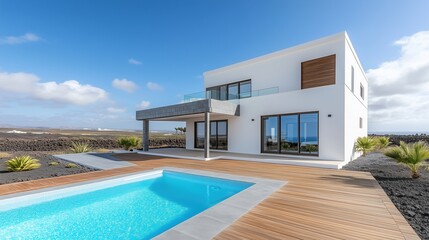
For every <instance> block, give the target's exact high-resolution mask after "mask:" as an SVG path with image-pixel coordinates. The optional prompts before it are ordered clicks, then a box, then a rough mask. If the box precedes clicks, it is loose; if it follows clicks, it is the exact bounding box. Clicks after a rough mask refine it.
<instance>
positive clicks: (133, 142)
mask: <svg viewBox="0 0 429 240" xmlns="http://www.w3.org/2000/svg"><path fill="white" fill-rule="evenodd" d="M141 143H142V139H141V138H139V137H136V136H129V137H121V138H119V139H118V144H119V146H121V147H122V148H123V149H125V150H130V149H132V148H138V147H139V146H140V145H141Z"/></svg>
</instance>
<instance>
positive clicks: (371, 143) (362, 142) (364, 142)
mask: <svg viewBox="0 0 429 240" xmlns="http://www.w3.org/2000/svg"><path fill="white" fill-rule="evenodd" d="M375 144H376V142H375V140H374V139H373V138H371V137H360V138H358V139H357V141H356V143H355V150H356V151H358V152H362V155H363V156H364V157H365V156H366V154H367V153H368V152H371V151H372V150H374V147H375Z"/></svg>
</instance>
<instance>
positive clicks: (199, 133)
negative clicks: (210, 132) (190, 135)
mask: <svg viewBox="0 0 429 240" xmlns="http://www.w3.org/2000/svg"><path fill="white" fill-rule="evenodd" d="M195 148H204V122H197V123H195Z"/></svg>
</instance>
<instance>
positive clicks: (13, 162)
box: [5, 155, 40, 172]
mask: <svg viewBox="0 0 429 240" xmlns="http://www.w3.org/2000/svg"><path fill="white" fill-rule="evenodd" d="M5 164H6V167H7V170H8V171H10V172H20V171H29V170H33V169H36V168H39V167H40V163H39V160H37V159H34V158H32V157H30V156H28V155H27V156H19V157H14V158H12V159H10V160H8V161H6V162H5Z"/></svg>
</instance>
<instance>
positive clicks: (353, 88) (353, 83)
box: [351, 66, 355, 92]
mask: <svg viewBox="0 0 429 240" xmlns="http://www.w3.org/2000/svg"><path fill="white" fill-rule="evenodd" d="M351 90H352V92H355V68H354V67H353V66H352V82H351Z"/></svg>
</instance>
